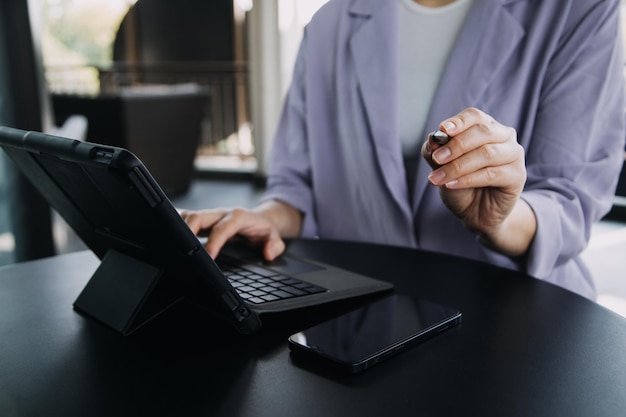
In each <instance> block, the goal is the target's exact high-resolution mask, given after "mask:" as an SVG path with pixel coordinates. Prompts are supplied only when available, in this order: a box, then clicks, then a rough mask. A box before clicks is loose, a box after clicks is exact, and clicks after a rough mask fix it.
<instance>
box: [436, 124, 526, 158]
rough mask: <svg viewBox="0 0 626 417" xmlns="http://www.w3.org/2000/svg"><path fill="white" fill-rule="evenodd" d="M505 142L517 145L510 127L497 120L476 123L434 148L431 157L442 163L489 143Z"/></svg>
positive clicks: (514, 134) (514, 132)
mask: <svg viewBox="0 0 626 417" xmlns="http://www.w3.org/2000/svg"><path fill="white" fill-rule="evenodd" d="M507 142H508V143H510V144H511V145H515V146H518V143H517V132H516V131H515V129H513V128H512V127H508V126H504V125H501V124H499V123H497V122H493V123H491V124H489V125H484V124H476V125H473V126H472V127H471V128H470V129H467V130H465V131H464V132H463V133H460V134H458V135H457V136H455V137H454V138H453V140H451V141H450V142H448V144H447V145H446V146H443V147H441V148H440V149H436V150H434V151H433V153H432V159H433V161H434V162H435V163H437V164H439V165H444V164H447V163H449V162H450V161H452V160H455V159H457V158H459V157H461V156H462V155H465V154H467V153H469V152H472V151H474V150H476V149H480V148H481V147H484V146H489V144H504V143H507ZM489 151H491V149H489V148H486V149H483V150H482V152H489Z"/></svg>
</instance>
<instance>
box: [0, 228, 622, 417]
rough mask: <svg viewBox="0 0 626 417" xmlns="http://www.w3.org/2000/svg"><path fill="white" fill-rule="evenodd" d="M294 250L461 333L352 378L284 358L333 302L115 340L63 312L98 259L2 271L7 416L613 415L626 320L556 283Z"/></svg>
mask: <svg viewBox="0 0 626 417" xmlns="http://www.w3.org/2000/svg"><path fill="white" fill-rule="evenodd" d="M289 250H290V251H292V252H294V253H298V254H302V255H306V256H310V257H312V258H314V259H319V260H322V261H325V262H329V263H334V264H336V265H339V266H342V267H344V268H346V269H352V270H355V271H357V272H362V273H365V274H368V275H370V276H373V277H377V278H381V279H386V280H389V281H391V282H393V283H394V284H395V286H396V289H395V291H398V292H403V293H409V294H417V295H419V296H421V297H423V298H427V299H429V300H432V301H436V302H440V303H443V304H448V305H451V306H455V307H457V308H458V309H460V310H461V311H462V312H463V322H462V323H461V325H460V326H458V327H455V328H453V329H450V330H448V331H446V332H444V333H442V334H441V335H439V336H437V337H435V338H433V339H431V340H429V341H427V342H425V343H423V344H420V345H418V346H416V347H414V348H411V349H410V350H408V351H406V352H404V353H402V354H400V355H398V356H396V357H394V358H391V359H389V360H388V361H386V362H384V363H382V364H380V365H378V366H376V367H374V368H372V369H370V370H368V371H366V372H364V373H362V374H357V375H338V374H333V373H330V372H327V371H323V370H318V369H312V368H310V367H307V366H302V365H300V364H299V363H295V362H294V361H293V359H292V358H291V357H290V354H289V350H288V347H287V342H286V338H287V336H288V335H289V334H291V333H293V332H295V331H297V330H300V329H302V328H303V327H306V326H308V325H309V324H313V323H315V322H317V321H319V320H321V319H322V318H324V317H330V316H332V315H334V314H337V313H338V312H340V311H343V310H345V309H346V308H348V306H349V305H351V304H358V303H359V302H363V300H357V301H354V302H352V303H347V304H345V303H341V304H334V305H330V306H323V307H316V308H311V309H306V310H302V311H298V312H296V313H290V314H288V315H277V316H270V317H268V318H266V319H265V320H264V328H263V330H262V332H261V333H260V334H257V335H255V336H253V337H244V336H235V335H233V334H232V333H230V332H227V331H226V330H224V329H223V328H221V326H219V325H216V324H214V323H211V322H209V321H208V320H204V319H203V318H200V317H197V315H196V316H192V315H191V314H189V312H188V311H185V309H184V308H180V309H179V311H172V312H170V313H168V314H166V315H164V316H163V317H162V318H161V319H159V320H156V321H155V322H153V323H150V324H149V325H147V326H145V327H144V328H142V329H140V330H139V331H137V332H136V333H134V334H132V335H130V336H127V337H124V336H121V335H119V334H118V333H115V332H113V331H112V330H110V329H108V328H106V327H104V326H102V325H100V324H99V323H97V322H95V321H93V320H90V319H88V318H86V317H84V316H81V315H80V314H78V313H77V312H75V311H74V310H73V309H72V303H73V302H74V300H75V299H76V297H77V296H78V294H79V293H80V291H81V290H82V288H83V287H84V286H85V284H86V282H87V281H88V279H89V277H90V276H91V274H92V273H93V271H95V269H96V267H97V265H98V260H97V259H96V257H95V256H94V255H93V254H91V253H90V252H78V253H73V254H68V255H62V256H57V257H53V258H49V259H45V260H41V261H34V262H28V263H24V264H18V265H13V266H8V267H4V268H1V269H0V415H2V416H44V415H46V416H53V415H54V416H64V417H71V416H114V415H115V416H122V415H150V416H154V415H175V416H196V415H202V416H294V415H297V416H309V415H310V416H316V417H317V416H338V415H346V416H353V415H358V416H381V415H384V416H396V415H398V416H399V415H402V416H406V415H407V413H410V415H432V416H447V415H476V416H551V417H553V416H585V417H588V416H616V415H622V414H623V413H624V410H626V395H624V393H626V364H625V362H626V360H625V359H624V358H625V356H624V346H626V320H624V319H623V318H622V317H621V316H618V315H617V314H615V313H613V312H611V311H609V310H607V309H605V308H604V307H601V306H599V305H597V304H595V303H593V302H592V301H589V300H587V299H584V298H582V297H580V296H578V295H575V294H573V293H570V292H568V291H566V290H564V289H561V288H559V287H556V286H553V285H551V284H548V283H545V282H541V281H538V280H535V279H532V278H529V277H525V276H523V275H521V274H518V273H514V272H511V271H507V270H504V269H500V268H495V267H492V266H489V265H485V264H481V263H477V262H473V261H468V260H464V259H459V258H452V257H448V256H444V255H438V254H433V253H429V252H423V251H416V250H409V249H402V248H395V247H384V246H376V245H367V244H355V243H346V242H333V241H315V240H311V241H309V240H297V241H294V242H292V243H291V244H290V246H289Z"/></svg>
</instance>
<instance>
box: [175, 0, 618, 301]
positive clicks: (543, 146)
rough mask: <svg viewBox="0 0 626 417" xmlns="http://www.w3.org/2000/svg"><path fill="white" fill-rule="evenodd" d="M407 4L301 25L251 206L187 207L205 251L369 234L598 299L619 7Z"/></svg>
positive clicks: (614, 155)
mask: <svg viewBox="0 0 626 417" xmlns="http://www.w3.org/2000/svg"><path fill="white" fill-rule="evenodd" d="M407 2H408V3H407ZM414 3H415V4H411V2H410V1H409V0H387V1H382V0H335V1H331V2H329V3H328V4H326V5H325V6H324V7H323V8H322V9H321V10H320V11H319V12H318V13H317V14H316V16H315V17H314V18H313V19H312V21H311V22H310V24H309V25H308V27H307V28H306V30H305V36H304V39H303V42H302V45H301V48H300V52H299V55H298V58H297V61H296V65H295V70H294V75H293V81H292V85H291V87H290V90H289V93H288V95H287V97H286V100H285V105H284V109H283V113H282V117H281V120H280V123H279V127H278V131H277V134H276V139H275V142H274V145H273V151H272V155H271V159H270V161H269V164H268V167H269V168H268V171H269V172H268V185H267V192H266V194H265V196H264V198H263V200H262V202H261V203H260V205H259V206H258V207H256V208H255V209H254V210H243V209H213V210H202V211H195V212H185V211H183V212H182V215H183V217H184V218H185V220H186V221H187V223H188V224H189V226H190V227H191V229H192V230H193V231H194V232H195V233H198V234H205V235H208V237H209V238H208V240H207V243H206V248H207V250H208V251H209V253H210V254H211V255H213V256H216V255H217V253H218V252H219V250H220V248H221V247H222V245H223V244H224V243H225V242H226V241H227V240H228V239H230V238H232V237H234V236H239V237H244V238H245V239H247V240H248V241H249V242H250V243H251V244H253V245H257V246H259V247H260V248H261V249H262V250H263V253H264V256H265V257H266V258H267V259H273V258H275V257H276V256H278V255H279V254H280V253H281V252H282V251H283V250H284V243H283V241H282V238H283V237H294V236H304V237H313V236H319V237H322V238H332V239H345V240H358V241H368V242H376V243H384V244H392V245H403V246H409V247H416V248H422V249H426V250H432V251H438V252H445V253H448V254H452V255H458V256H464V257H469V258H473V259H478V260H483V261H487V262H491V263H493V264H496V265H500V266H504V267H508V268H512V269H516V270H522V271H525V272H526V273H528V274H530V275H533V276H535V277H538V278H540V279H545V280H547V281H550V282H553V283H555V284H558V285H561V286H563V287H565V288H568V289H571V290H572V291H575V292H577V293H579V294H582V295H584V296H587V297H590V298H593V297H594V295H595V289H594V285H593V280H592V278H591V276H590V274H589V272H588V270H587V269H586V268H585V266H584V265H583V263H582V261H581V259H580V257H579V255H580V253H581V252H582V251H583V249H584V248H585V246H586V244H587V242H588V238H589V233H590V229H591V226H592V224H593V223H594V222H596V221H598V220H599V219H600V218H601V217H602V216H603V215H604V214H605V213H606V212H607V211H608V210H609V208H610V206H611V203H612V197H613V192H614V190H615V186H616V181H617V176H618V173H619V169H620V168H621V164H622V159H621V158H622V154H623V149H624V138H625V136H626V135H625V125H624V91H623V74H622V71H623V60H622V46H621V43H620V37H619V7H620V2H619V1H618V0H606V1H602V0H560V1H558V2H556V1H552V0H545V1H537V0H535V1H533V0H473V1H471V0H457V1H450V0H444V1H441V0H439V1H436V0H434V1H427V0H415V2H414ZM420 31H421V32H420ZM414 75H415V76H414ZM434 129H440V130H442V131H443V132H445V133H446V134H448V135H449V136H450V137H451V139H450V141H449V142H448V143H447V144H445V145H438V144H436V143H435V142H434V141H433V140H432V138H429V136H428V135H427V133H426V132H428V131H431V130H434ZM422 142H424V143H423V145H422ZM420 155H421V158H420V157H419V156H420ZM420 159H421V160H420Z"/></svg>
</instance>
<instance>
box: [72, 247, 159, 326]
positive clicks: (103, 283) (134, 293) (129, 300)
mask: <svg viewBox="0 0 626 417" xmlns="http://www.w3.org/2000/svg"><path fill="white" fill-rule="evenodd" d="M162 274H163V270H162V269H161V268H158V267H155V266H154V265H150V264H148V263H146V262H143V261H141V260H138V259H135V258H132V257H130V256H128V255H124V254H123V253H120V252H117V251H115V250H110V251H109V252H107V254H106V255H105V257H104V258H103V259H102V262H101V263H100V266H99V267H98V269H97V270H96V272H95V273H94V274H93V276H92V277H91V279H90V280H89V282H88V283H87V285H86V286H85V288H84V289H83V291H82V292H81V293H80V295H79V296H78V298H77V299H76V301H75V302H74V308H75V309H76V310H78V311H80V312H81V313H84V314H86V315H88V316H90V317H92V318H93V319H96V320H98V321H100V322H102V323H104V324H105V325H107V326H109V327H111V328H113V329H114V330H116V331H118V332H120V333H122V334H128V333H130V332H131V331H132V330H134V329H135V328H136V327H137V326H139V325H141V324H142V323H138V322H137V318H138V316H141V317H142V318H144V319H145V316H146V314H141V315H140V314H139V313H140V311H141V309H142V308H143V306H144V304H145V302H146V300H147V299H148V298H149V297H150V294H151V293H152V291H153V289H154V288H155V286H156V284H157V282H158V280H159V278H160V277H161V276H162ZM165 307H166V306H163V308H165Z"/></svg>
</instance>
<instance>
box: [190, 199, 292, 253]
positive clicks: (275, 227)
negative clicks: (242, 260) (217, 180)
mask: <svg viewBox="0 0 626 417" xmlns="http://www.w3.org/2000/svg"><path fill="white" fill-rule="evenodd" d="M179 213H180V215H181V217H182V218H183V219H184V220H185V222H186V223H187V225H188V226H189V228H190V229H191V231H192V232H194V233H195V234H196V235H197V236H205V237H207V241H206V243H205V244H204V247H205V249H206V250H207V252H208V253H209V255H211V257H213V258H216V257H217V255H218V254H219V252H220V250H221V249H222V247H223V246H224V245H225V244H226V242H228V241H229V240H232V239H235V238H240V239H243V240H244V241H245V242H247V243H248V244H250V245H251V246H253V247H256V248H259V249H260V250H261V251H262V253H263V257H264V258H265V259H266V260H268V261H272V260H274V259H276V257H278V256H279V255H280V254H281V253H283V252H284V250H285V242H284V241H283V239H282V236H287V237H295V236H297V234H299V230H300V224H301V215H300V213H299V212H298V211H296V210H295V209H294V208H293V207H291V206H289V205H287V204H285V203H281V202H278V201H271V202H268V203H265V204H263V205H261V206H259V207H257V208H255V209H253V210H249V209H244V208H215V209H206V210H179ZM293 223H295V224H293ZM280 225H283V227H282V230H281V227H280ZM294 231H297V233H294ZM281 232H282V233H281Z"/></svg>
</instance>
